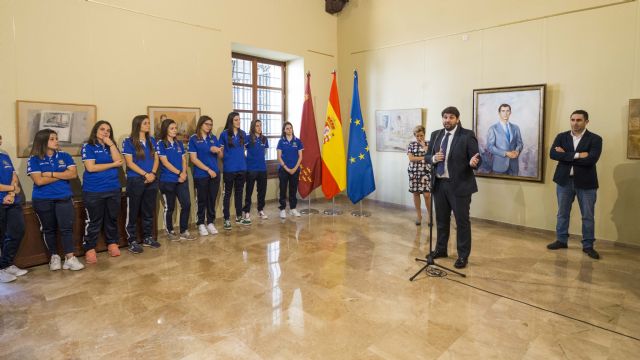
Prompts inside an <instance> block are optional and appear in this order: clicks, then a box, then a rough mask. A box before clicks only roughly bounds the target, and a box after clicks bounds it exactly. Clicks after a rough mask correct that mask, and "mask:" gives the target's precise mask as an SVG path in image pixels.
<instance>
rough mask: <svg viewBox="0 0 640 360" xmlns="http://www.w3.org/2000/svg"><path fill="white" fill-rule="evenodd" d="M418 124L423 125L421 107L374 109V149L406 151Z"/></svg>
mask: <svg viewBox="0 0 640 360" xmlns="http://www.w3.org/2000/svg"><path fill="white" fill-rule="evenodd" d="M418 125H422V126H424V125H425V124H424V117H423V116H422V109H421V108H417V109H400V110H376V151H393V152H402V153H406V152H407V146H409V143H410V142H411V141H413V140H414V139H413V128H415V127H416V126H418Z"/></svg>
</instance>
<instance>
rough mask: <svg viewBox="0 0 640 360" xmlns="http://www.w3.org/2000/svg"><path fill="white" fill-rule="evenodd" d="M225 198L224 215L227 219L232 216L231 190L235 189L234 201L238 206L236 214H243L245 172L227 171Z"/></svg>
mask: <svg viewBox="0 0 640 360" xmlns="http://www.w3.org/2000/svg"><path fill="white" fill-rule="evenodd" d="M223 177H224V179H223V181H224V199H223V201H222V215H223V216H224V219H225V220H229V218H230V217H231V214H230V213H231V211H230V206H231V192H232V191H233V203H234V205H235V207H236V216H237V217H238V216H242V190H243V188H244V180H245V172H244V171H238V172H225V173H224V174H223Z"/></svg>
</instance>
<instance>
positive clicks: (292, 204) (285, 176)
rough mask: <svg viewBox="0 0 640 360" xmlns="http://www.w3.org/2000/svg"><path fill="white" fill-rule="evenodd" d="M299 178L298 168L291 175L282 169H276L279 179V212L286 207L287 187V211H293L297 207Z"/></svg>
mask: <svg viewBox="0 0 640 360" xmlns="http://www.w3.org/2000/svg"><path fill="white" fill-rule="evenodd" d="M299 177H300V168H298V171H296V172H295V173H293V175H291V174H289V173H288V172H286V171H284V169H283V168H280V169H278V178H279V179H280V206H279V209H280V210H284V209H285V208H286V207H287V197H286V196H287V187H288V188H289V209H291V210H293V209H295V208H296V206H297V205H298V198H297V197H296V192H298V180H299Z"/></svg>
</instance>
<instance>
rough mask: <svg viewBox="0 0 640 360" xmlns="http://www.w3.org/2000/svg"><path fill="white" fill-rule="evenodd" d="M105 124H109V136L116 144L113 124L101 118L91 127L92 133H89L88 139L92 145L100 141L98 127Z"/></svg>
mask: <svg viewBox="0 0 640 360" xmlns="http://www.w3.org/2000/svg"><path fill="white" fill-rule="evenodd" d="M103 124H107V125H109V130H110V131H109V138H110V139H111V141H112V142H113V144H114V146H115V144H116V140H115V139H114V138H113V126H111V124H110V123H109V122H108V121H107V120H100V121H98V122H97V123H96V124H95V125H93V128H92V129H91V133H90V134H89V140H87V143H89V144H91V145H95V144H97V143H98V136H97V134H98V129H99V128H100V126H102V125H103Z"/></svg>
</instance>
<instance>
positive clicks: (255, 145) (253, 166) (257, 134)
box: [242, 119, 269, 220]
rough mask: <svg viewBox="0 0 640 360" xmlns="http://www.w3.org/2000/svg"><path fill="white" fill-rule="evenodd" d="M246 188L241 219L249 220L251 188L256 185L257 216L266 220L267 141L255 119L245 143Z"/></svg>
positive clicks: (260, 123)
mask: <svg viewBox="0 0 640 360" xmlns="http://www.w3.org/2000/svg"><path fill="white" fill-rule="evenodd" d="M246 147H247V187H246V190H245V195H244V196H245V197H244V199H245V200H244V207H243V208H242V217H243V218H245V219H251V216H250V215H249V214H250V213H251V196H252V195H253V186H254V185H256V184H257V185H258V197H257V200H258V216H260V219H263V220H264V219H268V217H267V214H265V213H264V204H265V196H266V194H267V160H266V158H265V150H266V149H268V148H269V141H268V139H267V137H266V136H264V135H263V134H262V121H260V120H258V119H256V120H253V121H252V122H251V129H250V130H249V141H247V146H246Z"/></svg>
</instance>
